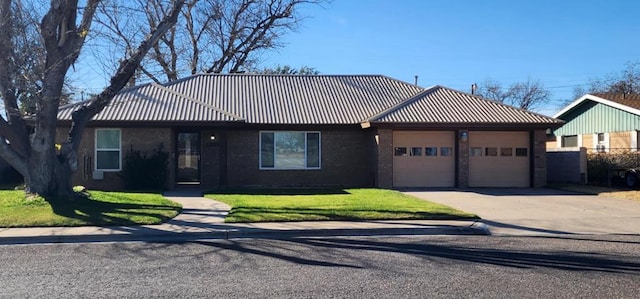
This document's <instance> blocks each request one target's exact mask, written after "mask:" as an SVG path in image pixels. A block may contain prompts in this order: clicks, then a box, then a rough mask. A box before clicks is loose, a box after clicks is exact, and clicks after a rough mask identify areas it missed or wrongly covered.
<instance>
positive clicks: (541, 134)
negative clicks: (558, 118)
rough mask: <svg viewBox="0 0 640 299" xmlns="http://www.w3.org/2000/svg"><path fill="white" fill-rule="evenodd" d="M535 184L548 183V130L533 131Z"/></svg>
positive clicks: (542, 184) (534, 185)
mask: <svg viewBox="0 0 640 299" xmlns="http://www.w3.org/2000/svg"><path fill="white" fill-rule="evenodd" d="M532 134H533V149H532V150H531V151H532V152H533V158H534V160H533V186H532V187H543V186H545V185H546V184H547V144H546V142H547V133H546V130H537V131H533V132H532Z"/></svg>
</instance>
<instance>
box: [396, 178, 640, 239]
mask: <svg viewBox="0 0 640 299" xmlns="http://www.w3.org/2000/svg"><path fill="white" fill-rule="evenodd" d="M405 193H407V194H409V195H413V196H416V197H419V198H423V199H426V200H430V201H434V202H438V203H442V204H445V205H448V206H451V207H454V208H456V209H459V210H463V211H465V212H470V213H475V214H477V215H479V216H480V217H482V222H484V223H485V224H487V225H488V226H489V228H490V231H491V233H492V234H494V235H548V234H640V202H638V201H633V200H628V199H618V198H607V197H602V196H595V195H585V194H576V193H571V192H566V191H560V190H553V189H534V188H524V189H517V188H475V189H474V188H472V189H457V190H405Z"/></svg>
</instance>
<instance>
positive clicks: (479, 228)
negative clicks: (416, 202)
mask: <svg viewBox="0 0 640 299" xmlns="http://www.w3.org/2000/svg"><path fill="white" fill-rule="evenodd" d="M490 234H491V233H490V232H489V229H488V226H487V225H485V224H484V223H480V222H474V223H473V224H472V225H471V226H437V227H430V228H370V229H368V228H358V229H292V230H282V229H260V228H251V229H221V230H212V231H206V232H189V233H184V232H163V233H156V234H110V235H105V234H93V235H56V236H16V237H0V246H2V245H20V244H22V245H25V244H55V243H107V242H169V243H170V242H188V241H194V240H206V239H210V240H216V239H217V240H228V239H243V238H246V239H290V238H305V237H346V236H362V237H365V236H418V235H425V236H426V235H490Z"/></svg>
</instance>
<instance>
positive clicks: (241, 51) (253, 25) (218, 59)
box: [97, 0, 326, 82]
mask: <svg viewBox="0 0 640 299" xmlns="http://www.w3.org/2000/svg"><path fill="white" fill-rule="evenodd" d="M136 1H138V2H141V3H140V4H142V3H144V4H145V5H142V6H141V7H143V8H144V9H143V10H138V11H136V10H127V9H121V8H122V7H126V5H128V4H126V3H128V2H123V1H121V0H109V1H108V2H105V3H104V4H103V5H102V6H100V7H99V9H100V10H101V11H104V12H109V13H108V14H105V13H103V14H102V15H104V17H103V18H99V19H98V20H97V22H99V23H100V24H101V25H102V26H101V28H103V30H102V31H103V33H104V34H105V35H104V36H105V37H107V38H109V39H111V40H119V41H120V44H119V48H120V51H123V52H125V53H126V52H127V51H130V49H131V45H133V44H135V41H136V40H138V39H139V38H140V36H141V32H145V30H148V28H154V26H155V24H156V23H157V22H158V20H159V19H160V17H161V16H162V15H164V13H165V12H164V11H163V10H162V7H164V5H163V3H164V2H166V1H167V0H148V1H147V0H136ZM325 1H326V0H187V1H186V3H185V5H184V7H183V9H182V15H183V18H181V19H180V20H179V22H178V24H177V25H176V27H174V28H172V29H171V30H170V31H169V32H168V33H167V34H166V35H165V36H163V37H162V38H161V39H160V41H159V42H158V43H157V44H156V45H155V46H154V47H153V49H152V51H151V53H150V55H149V56H147V58H146V59H145V60H144V61H143V63H142V64H141V66H140V69H139V71H140V73H139V75H140V76H141V77H143V78H141V79H142V80H146V81H148V80H151V81H155V82H163V81H173V80H176V79H178V78H181V77H184V76H188V75H193V74H197V73H200V72H208V73H224V72H229V73H236V72H241V71H250V70H254V69H256V66H257V64H258V59H259V57H260V54H262V53H263V52H264V51H268V50H272V49H276V48H278V47H280V46H282V37H283V36H284V35H285V34H287V33H289V32H291V31H293V30H295V29H296V28H297V26H298V25H299V24H300V22H301V20H302V17H301V16H299V14H298V9H299V8H300V7H302V6H303V5H306V4H320V3H323V2H325ZM114 14H120V15H124V16H127V19H128V20H130V21H127V22H120V21H119V20H120V19H122V17H120V18H116V17H114ZM136 20H138V21H136ZM145 28H147V29H145Z"/></svg>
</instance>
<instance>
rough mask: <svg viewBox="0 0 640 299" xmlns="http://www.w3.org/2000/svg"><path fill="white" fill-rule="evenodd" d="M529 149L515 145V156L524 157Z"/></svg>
mask: <svg viewBox="0 0 640 299" xmlns="http://www.w3.org/2000/svg"><path fill="white" fill-rule="evenodd" d="M528 153H529V150H528V149H527V148H526V147H516V157H526V156H527V155H528Z"/></svg>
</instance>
